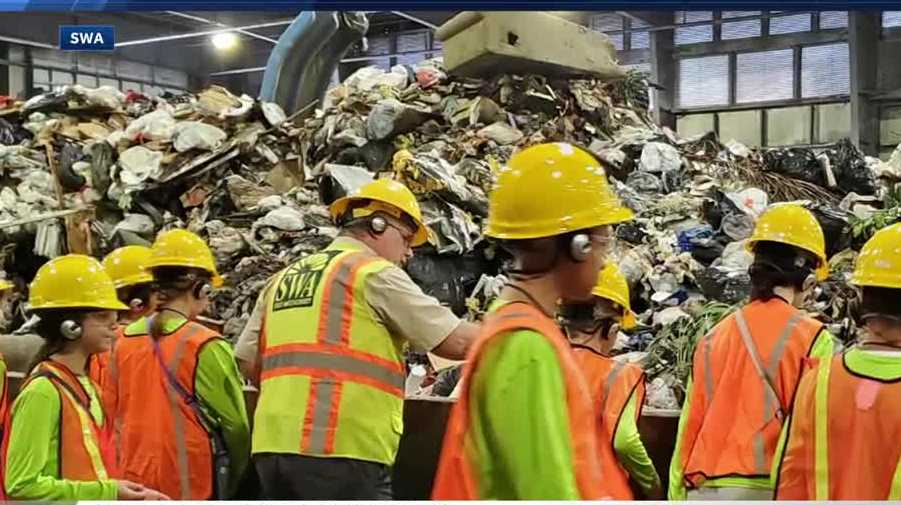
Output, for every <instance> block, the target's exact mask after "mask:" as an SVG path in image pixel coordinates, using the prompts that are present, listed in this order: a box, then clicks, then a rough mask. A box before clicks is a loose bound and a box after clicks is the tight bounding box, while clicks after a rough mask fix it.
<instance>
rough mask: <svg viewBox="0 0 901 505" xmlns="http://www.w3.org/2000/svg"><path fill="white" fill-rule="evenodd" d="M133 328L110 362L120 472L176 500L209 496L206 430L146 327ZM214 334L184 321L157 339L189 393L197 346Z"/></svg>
mask: <svg viewBox="0 0 901 505" xmlns="http://www.w3.org/2000/svg"><path fill="white" fill-rule="evenodd" d="M145 321H146V320H145ZM136 324H137V323H136ZM134 327H135V326H134V325H133V326H130V327H129V330H130V329H132V328H134ZM138 331H141V332H140V333H138V334H135V335H132V334H129V333H128V331H126V332H125V335H124V336H123V337H122V339H121V340H120V341H119V343H118V345H117V346H116V353H115V355H114V356H115V364H113V363H112V362H111V363H110V366H111V367H112V366H116V367H117V368H118V371H119V380H118V384H117V387H116V388H115V391H116V398H114V399H113V401H114V402H115V405H116V411H115V414H114V415H115V418H114V420H113V423H114V424H115V425H116V426H117V427H118V430H119V433H118V438H119V444H120V448H119V450H120V460H121V467H122V476H123V478H124V479H127V480H131V481H134V482H140V483H141V484H144V485H145V486H147V487H149V488H152V489H157V490H159V491H160V492H162V493H164V494H166V495H168V496H169V497H171V498H172V499H175V500H206V499H209V498H210V497H212V496H213V454H212V448H211V445H210V444H211V442H210V434H209V433H207V431H206V429H205V428H204V427H203V425H202V424H201V421H200V420H199V419H198V418H197V415H196V414H195V412H194V410H193V409H192V408H191V406H190V405H189V404H188V403H187V402H186V401H185V400H184V399H183V398H182V397H181V395H179V393H178V392H177V391H176V389H175V388H174V387H172V385H171V384H170V382H169V379H168V377H167V374H166V372H165V371H164V370H163V369H162V366H161V365H160V363H159V360H158V358H157V357H156V355H155V354H154V344H153V341H152V340H151V338H152V337H151V336H150V335H148V334H147V333H145V332H144V331H146V328H144V329H141V330H138ZM216 338H221V337H220V336H219V334H218V333H216V332H214V331H213V330H210V329H208V328H207V327H205V326H203V325H201V324H199V323H195V322H193V321H189V322H186V323H185V324H184V325H182V327H181V328H179V329H178V330H177V331H176V332H174V333H172V334H170V335H165V336H163V337H162V338H160V339H159V346H160V354H161V357H162V360H163V362H164V363H165V364H166V366H167V367H168V368H169V370H170V371H171V373H172V375H173V376H174V377H175V378H176V379H177V380H178V383H179V384H180V385H181V387H182V388H183V389H184V390H185V391H186V392H188V393H189V394H190V395H194V377H195V373H196V370H197V360H198V357H199V355H200V351H201V350H202V349H203V346H204V345H205V344H206V343H207V342H210V341H211V340H213V339H216Z"/></svg>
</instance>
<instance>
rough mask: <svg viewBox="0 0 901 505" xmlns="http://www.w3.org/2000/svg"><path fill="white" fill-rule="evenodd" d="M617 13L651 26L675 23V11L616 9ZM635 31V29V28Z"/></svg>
mask: <svg viewBox="0 0 901 505" xmlns="http://www.w3.org/2000/svg"><path fill="white" fill-rule="evenodd" d="M616 13H617V14H619V15H620V16H622V17H624V18H629V19H631V20H633V21H640V22H642V23H647V24H649V25H651V26H663V25H671V24H673V13H672V11H670V12H657V11H637V12H636V11H616ZM633 31H635V30H633Z"/></svg>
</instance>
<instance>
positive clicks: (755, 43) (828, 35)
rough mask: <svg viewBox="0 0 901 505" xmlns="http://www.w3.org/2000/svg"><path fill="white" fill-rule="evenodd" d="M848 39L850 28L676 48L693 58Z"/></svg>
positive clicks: (703, 43) (679, 55) (686, 56)
mask: <svg viewBox="0 0 901 505" xmlns="http://www.w3.org/2000/svg"><path fill="white" fill-rule="evenodd" d="M847 39H848V30H830V31H827V32H805V33H786V34H784V35H770V36H768V37H755V38H748V39H737V40H721V41H717V42H702V43H700V44H688V45H684V46H679V47H678V48H676V53H677V55H678V57H679V58H692V57H695V56H707V55H711V54H725V53H742V52H749V51H769V50H773V49H786V48H789V47H793V46H796V45H801V46H807V45H811V44H826V43H829V42H843V41H845V40H847Z"/></svg>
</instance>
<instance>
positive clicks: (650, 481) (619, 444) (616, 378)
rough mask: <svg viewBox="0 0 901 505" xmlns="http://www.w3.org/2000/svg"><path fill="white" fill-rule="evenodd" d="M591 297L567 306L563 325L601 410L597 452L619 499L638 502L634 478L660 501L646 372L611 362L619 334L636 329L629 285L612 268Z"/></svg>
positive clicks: (562, 315) (563, 310) (610, 265)
mask: <svg viewBox="0 0 901 505" xmlns="http://www.w3.org/2000/svg"><path fill="white" fill-rule="evenodd" d="M591 294H592V298H590V299H588V300H586V301H566V302H565V303H563V304H562V305H561V307H560V320H561V323H562V326H563V330H564V332H565V333H566V336H567V338H569V341H570V344H571V345H572V347H573V353H574V354H575V356H576V361H577V362H578V364H579V368H581V370H582V372H583V373H584V374H585V379H586V380H587V382H588V389H589V391H590V392H591V397H592V398H594V399H595V402H596V405H597V406H598V409H597V428H598V436H599V438H598V450H599V451H600V456H601V465H602V470H603V471H604V478H605V479H606V480H607V483H608V488H609V489H610V491H611V492H612V493H613V498H614V499H617V500H633V499H635V498H634V496H633V493H632V488H631V486H630V484H629V479H630V477H631V479H632V480H633V481H634V482H635V483H636V484H638V487H639V488H640V489H641V490H642V491H643V492H644V494H645V496H646V497H648V498H651V499H661V498H662V496H663V491H662V489H661V484H660V476H659V475H657V470H656V469H655V468H654V464H653V462H651V458H650V457H649V456H648V452H647V450H646V449H645V447H644V444H643V443H642V442H641V437H640V436H639V434H638V418H639V417H640V416H641V408H642V406H643V405H644V395H645V374H644V371H642V369H641V368H640V367H638V366H636V365H632V364H629V363H626V362H623V361H617V360H615V359H613V358H611V357H610V356H611V349H612V348H613V345H614V344H615V343H616V335H617V334H618V333H619V330H620V329H623V330H630V329H632V328H634V327H635V324H636V320H635V314H634V313H633V312H632V304H631V302H630V301H629V284H628V282H627V281H626V278H625V276H624V275H623V274H622V272H620V270H619V268H617V266H616V265H614V264H613V263H608V264H607V266H606V267H604V269H603V270H601V273H600V275H598V283H597V285H596V286H595V287H594V289H593V290H592V291H591Z"/></svg>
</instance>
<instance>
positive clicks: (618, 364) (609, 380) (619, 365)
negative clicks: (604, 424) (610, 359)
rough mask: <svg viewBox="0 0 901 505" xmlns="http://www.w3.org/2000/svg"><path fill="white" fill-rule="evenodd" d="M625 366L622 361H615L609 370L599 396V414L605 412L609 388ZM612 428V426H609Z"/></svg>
mask: <svg viewBox="0 0 901 505" xmlns="http://www.w3.org/2000/svg"><path fill="white" fill-rule="evenodd" d="M625 368H626V364H625V363H623V362H622V361H617V362H616V365H614V366H613V370H611V371H610V375H608V376H607V380H606V381H605V382H604V392H603V396H602V398H601V415H604V414H605V413H606V412H607V399H608V398H610V389H611V388H613V384H614V383H615V382H616V379H617V377H619V374H620V373H621V372H622V371H623V369H625ZM610 428H611V429H613V426H611V427H610Z"/></svg>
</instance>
